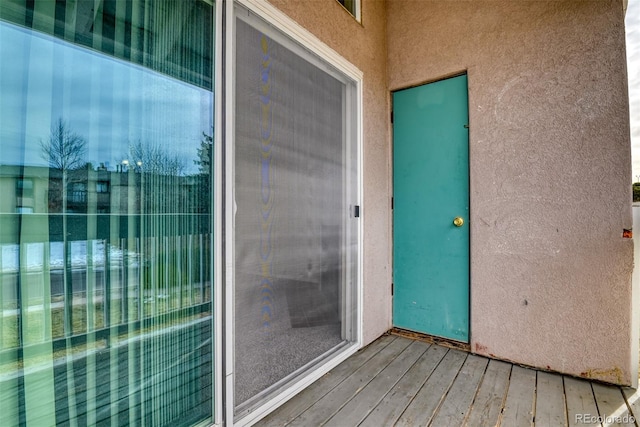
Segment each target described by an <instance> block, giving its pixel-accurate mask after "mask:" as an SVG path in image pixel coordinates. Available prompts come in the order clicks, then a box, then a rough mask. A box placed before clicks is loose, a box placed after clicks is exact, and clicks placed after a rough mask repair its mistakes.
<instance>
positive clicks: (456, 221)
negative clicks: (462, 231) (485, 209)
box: [453, 216, 464, 227]
mask: <svg viewBox="0 0 640 427" xmlns="http://www.w3.org/2000/svg"><path fill="white" fill-rule="evenodd" d="M463 224H464V219H462V218H461V217H459V216H457V217H455V218H454V219H453V225H455V226H456V227H462V225H463Z"/></svg>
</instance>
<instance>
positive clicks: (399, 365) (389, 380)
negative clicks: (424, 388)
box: [325, 341, 429, 427]
mask: <svg viewBox="0 0 640 427" xmlns="http://www.w3.org/2000/svg"><path fill="white" fill-rule="evenodd" d="M428 348H429V344H426V343H423V342H419V341H414V342H413V343H412V344H411V345H410V346H409V347H407V348H406V349H405V350H404V351H403V352H402V354H400V356H398V357H397V358H396V359H395V360H394V361H393V362H391V363H390V364H389V366H387V367H386V368H385V369H384V370H382V372H380V374H378V376H376V377H375V378H374V379H373V380H372V381H371V382H370V383H369V384H367V386H366V387H364V388H363V389H362V391H361V392H360V393H358V394H357V395H356V396H355V397H354V398H353V399H351V400H350V401H349V402H348V403H347V404H346V405H344V406H343V407H342V409H340V410H339V411H338V412H337V413H336V414H335V415H334V416H333V417H331V418H330V419H329V421H327V423H326V424H325V426H327V427H334V426H335V427H341V426H344V425H349V426H355V425H358V424H360V422H361V421H362V420H363V419H364V418H365V417H366V416H367V415H369V412H371V410H373V408H375V407H376V405H377V404H378V403H380V401H381V400H382V399H383V398H384V396H385V395H386V394H387V393H388V392H389V390H391V388H392V387H393V386H394V385H396V383H397V382H398V381H399V380H400V378H402V376H403V375H404V374H405V373H406V372H407V371H408V370H409V369H410V368H411V367H412V366H413V364H414V363H415V362H416V361H417V360H418V359H419V358H420V356H422V355H423V354H424V352H425V351H426V350H427V349H428Z"/></svg>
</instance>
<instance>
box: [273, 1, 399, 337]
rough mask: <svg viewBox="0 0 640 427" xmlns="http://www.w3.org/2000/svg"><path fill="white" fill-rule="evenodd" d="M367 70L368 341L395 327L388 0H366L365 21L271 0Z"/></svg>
mask: <svg viewBox="0 0 640 427" xmlns="http://www.w3.org/2000/svg"><path fill="white" fill-rule="evenodd" d="M270 3H271V4H273V5H274V6H276V7H277V8H278V9H280V10H281V11H283V12H284V13H286V14H287V15H288V16H289V17H291V18H292V19H294V20H295V21H296V22H298V23H299V24H300V25H302V26H303V27H305V28H306V29H307V30H309V31H310V32H312V33H313V34H314V35H315V36H316V37H318V38H319V39H320V40H322V41H323V42H324V43H326V44H327V45H328V46H329V47H331V48H332V49H334V50H335V51H336V52H338V53H339V54H340V55H342V56H343V57H344V58H346V59H347V60H348V61H350V62H351V63H353V64H354V65H355V66H357V67H358V68H359V69H360V70H361V71H362V72H363V73H364V87H363V104H364V111H363V127H364V135H363V136H364V147H363V153H364V159H363V181H364V194H363V209H362V220H363V221H364V266H363V269H364V277H363V279H364V325H363V330H364V343H365V344H367V343H369V342H371V341H373V340H374V339H376V338H377V337H379V336H380V335H381V334H382V333H384V332H386V331H387V330H388V329H389V328H390V327H391V256H390V242H391V209H390V207H391V206H390V201H391V182H390V151H389V150H390V146H389V90H388V87H387V84H388V80H387V71H386V58H387V53H386V44H387V38H386V29H385V25H386V3H385V2H383V1H377V0H373V1H371V0H364V1H363V6H362V25H361V24H360V23H358V22H357V21H356V20H355V19H353V17H352V16H351V15H350V14H349V13H348V12H347V11H346V10H345V9H344V8H343V7H342V6H341V5H340V4H339V3H338V2H337V1H335V0H296V1H291V0H270Z"/></svg>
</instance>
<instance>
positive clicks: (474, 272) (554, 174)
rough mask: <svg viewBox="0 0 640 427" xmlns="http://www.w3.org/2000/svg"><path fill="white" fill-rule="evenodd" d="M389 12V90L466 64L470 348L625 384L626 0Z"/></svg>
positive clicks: (398, 4)
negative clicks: (469, 233) (468, 128)
mask: <svg viewBox="0 0 640 427" xmlns="http://www.w3.org/2000/svg"><path fill="white" fill-rule="evenodd" d="M387 9H388V16H387V34H388V44H387V47H388V75H389V82H390V89H391V90H396V89H400V88H405V87H408V86H412V85H418V84H421V83H424V82H428V81H433V80H437V79H440V78H442V77H445V76H448V75H451V74H455V73H459V72H461V71H465V70H466V71H467V73H468V78H469V113H470V141H469V142H470V159H471V165H470V172H471V178H470V180H471V194H470V198H471V221H470V227H471V346H472V351H474V352H476V353H479V354H484V355H489V356H494V357H498V358H503V359H510V360H514V361H517V362H520V363H524V364H528V365H532V366H537V367H541V368H546V369H552V370H558V371H562V372H567V373H570V374H574V375H580V376H583V377H590V378H597V379H601V380H605V381H613V382H620V383H629V382H630V363H631V362H630V361H631V354H630V349H631V342H630V341H631V339H630V337H631V330H630V326H631V272H632V268H633V259H632V250H633V248H632V241H631V240H630V239H623V238H622V231H623V228H631V223H632V221H631V203H630V200H631V195H630V185H629V183H630V182H631V166H630V165H631V160H630V142H629V123H628V120H629V119H628V117H629V115H628V101H627V86H626V58H625V48H624V43H625V38H624V16H623V5H622V2H621V1H561V2H560V1H509V0H506V1H482V0H477V1H412V0H389V1H388V3H387ZM370 101H371V100H369V102H370ZM367 108H371V107H370V106H368V105H367ZM369 142H371V141H369ZM376 143H377V142H376ZM376 143H374V144H376ZM365 168H366V165H365ZM365 173H369V177H371V174H372V173H375V172H372V171H370V170H369V171H367V170H366V169H365ZM381 179H382V177H381ZM381 187H382V185H380V186H376V187H369V189H368V191H369V192H373V191H377V190H378V188H381ZM369 194H370V193H369ZM380 222H381V221H380ZM378 226H379V224H378V223H376V224H372V226H371V228H370V230H371V229H373V227H376V229H377V227H378ZM385 230H386V229H385ZM366 250H370V249H369V247H367V248H366ZM370 271H371V269H370ZM371 272H373V271H371Z"/></svg>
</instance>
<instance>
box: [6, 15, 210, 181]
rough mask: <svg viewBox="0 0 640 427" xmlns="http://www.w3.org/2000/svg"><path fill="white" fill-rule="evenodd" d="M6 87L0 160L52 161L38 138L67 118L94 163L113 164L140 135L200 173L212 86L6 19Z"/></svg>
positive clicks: (18, 162)
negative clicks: (195, 83)
mask: <svg viewBox="0 0 640 427" xmlns="http://www.w3.org/2000/svg"><path fill="white" fill-rule="evenodd" d="M0 93H1V94H2V96H1V97H0V163H2V164H14V165H21V164H24V165H39V166H47V165H48V162H47V161H45V160H44V159H43V158H42V152H41V149H40V141H41V140H42V141H47V140H48V138H49V134H50V131H51V125H52V124H54V123H56V122H57V121H58V119H60V118H62V119H63V120H64V121H65V122H66V123H67V125H68V128H69V129H70V130H71V131H72V132H75V133H76V134H78V135H81V136H82V137H84V138H85V140H86V141H87V145H86V149H87V150H86V155H85V157H86V162H91V163H92V164H93V165H94V167H97V166H98V165H100V164H101V163H104V164H105V165H108V166H109V169H111V170H114V169H115V166H116V165H118V164H120V163H121V162H122V160H125V158H126V157H128V156H127V153H128V152H129V145H130V144H136V143H141V144H142V145H143V146H144V145H149V146H154V147H160V148H162V150H163V151H164V152H166V154H167V155H169V156H171V157H172V158H176V157H178V158H180V159H181V160H182V163H183V165H184V167H185V169H184V171H185V172H186V173H196V172H197V166H196V165H194V162H193V161H194V160H196V159H197V151H196V150H197V148H199V146H200V141H201V140H202V133H203V132H205V133H207V134H211V133H212V123H213V122H212V115H213V110H212V109H213V101H212V100H213V95H212V93H211V92H208V91H206V90H203V89H200V88H198V87H195V86H191V85H189V84H186V83H183V82H181V81H179V80H175V79H173V78H169V77H167V76H164V75H162V74H159V73H156V72H153V71H149V70H147V69H144V68H143V67H139V66H136V65H132V64H129V63H127V62H124V61H120V60H117V59H114V58H111V57H108V56H105V55H102V54H100V53H97V52H95V51H91V50H88V49H84V48H80V47H77V46H74V45H72V44H70V43H67V42H64V41H61V40H58V39H55V38H53V37H49V36H46V35H43V34H40V33H35V32H33V31H30V30H26V29H22V28H19V27H16V26H14V25H10V24H7V23H4V22H3V23H0ZM128 160H130V161H131V163H132V164H133V162H135V160H137V159H128Z"/></svg>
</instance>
